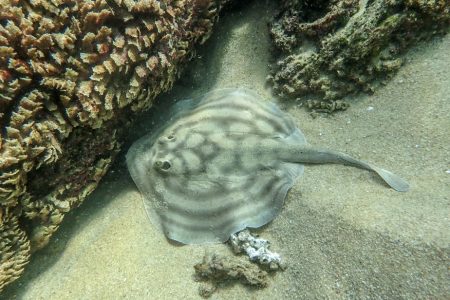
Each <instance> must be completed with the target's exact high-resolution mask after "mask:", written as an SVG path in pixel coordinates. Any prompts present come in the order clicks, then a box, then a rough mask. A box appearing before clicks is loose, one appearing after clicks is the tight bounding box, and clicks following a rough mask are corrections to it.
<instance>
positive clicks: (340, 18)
mask: <svg viewBox="0 0 450 300" xmlns="http://www.w3.org/2000/svg"><path fill="white" fill-rule="evenodd" d="M449 25H450V5H449V2H448V1H446V0H373V1H367V0H365V1H359V0H321V1H311V0H302V1H300V0H294V1H284V0H283V1H281V9H280V12H279V13H278V16H277V17H276V18H275V21H274V22H273V23H272V24H271V28H270V30H271V35H272V38H273V42H274V45H275V47H276V49H278V51H279V52H278V55H279V60H278V62H277V63H276V64H275V65H274V68H273V73H272V74H271V75H270V76H269V80H270V81H272V82H273V86H274V90H275V92H276V93H277V94H278V95H280V96H282V97H284V98H290V99H300V97H302V96H307V97H309V99H308V101H307V103H306V104H307V106H308V107H309V108H311V109H317V110H318V111H323V112H332V111H334V110H343V109H346V108H347V106H348V105H347V104H346V103H345V102H342V101H341V100H342V99H343V97H345V96H347V95H349V94H352V93H355V92H359V91H365V92H368V93H371V92H372V91H373V89H374V87H375V86H376V82H380V80H383V79H386V78H388V77H389V76H390V75H392V74H393V73H394V72H395V71H396V70H397V69H398V68H399V67H400V66H401V65H402V63H403V60H402V57H401V54H402V53H404V52H405V50H407V49H408V48H409V47H410V46H411V45H413V44H414V43H416V42H417V41H419V40H423V39H426V38H429V37H430V36H433V35H436V34H443V33H446V32H448V28H449ZM302 99H305V97H302Z"/></svg>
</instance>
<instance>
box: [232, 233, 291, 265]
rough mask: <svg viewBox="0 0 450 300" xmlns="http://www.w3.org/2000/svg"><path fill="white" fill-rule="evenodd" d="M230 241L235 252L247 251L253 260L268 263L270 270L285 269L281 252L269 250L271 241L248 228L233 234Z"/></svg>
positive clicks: (263, 263)
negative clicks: (256, 234)
mask: <svg viewBox="0 0 450 300" xmlns="http://www.w3.org/2000/svg"><path fill="white" fill-rule="evenodd" d="M229 243H230V245H231V248H232V249H233V252H234V253H235V254H239V253H245V254H246V255H247V256H248V257H249V259H250V260H251V261H253V262H256V263H257V264H259V265H266V266H268V267H269V268H270V270H278V269H280V268H281V269H285V265H284V264H283V263H282V261H281V256H280V254H278V253H276V252H272V251H270V250H269V247H270V243H269V241H268V240H265V239H262V238H259V237H257V236H255V235H253V234H252V233H250V231H249V230H248V229H244V230H242V231H240V232H238V233H234V234H232V235H231V237H230V241H229Z"/></svg>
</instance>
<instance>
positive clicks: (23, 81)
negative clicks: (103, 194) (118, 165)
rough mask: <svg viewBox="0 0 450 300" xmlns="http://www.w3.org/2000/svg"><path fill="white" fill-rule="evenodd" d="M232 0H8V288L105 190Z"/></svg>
mask: <svg viewBox="0 0 450 300" xmlns="http://www.w3.org/2000/svg"><path fill="white" fill-rule="evenodd" d="M225 2H226V1H225V0H222V1H220V0H216V1H214V0H178V1H170V0H166V1H156V0H85V1H77V0H51V1H50V0H34V1H21V0H0V125H1V132H0V290H1V289H2V288H3V287H4V286H5V285H7V284H8V283H10V282H12V281H13V280H15V279H16V278H17V277H18V276H20V274H21V273H22V271H23V268H24V266H25V265H26V263H27V261H28V258H29V255H30V251H34V250H36V249H39V248H41V247H43V246H44V245H45V244H46V243H47V242H48V240H49V238H50V237H51V235H52V234H53V233H54V231H55V230H56V229H57V228H58V226H59V224H60V223H61V221H62V220H63V218H64V215H65V214H66V213H67V212H68V211H70V210H71V209H72V208H74V207H76V206H78V205H79V204H80V203H81V202H82V201H83V199H84V198H85V197H86V196H87V195H88V194H89V193H90V192H91V191H92V190H93V189H94V188H95V187H96V185H97V184H98V182H99V180H100V179H101V178H102V176H103V175H104V174H105V172H106V170H107V169H108V167H109V165H110V163H111V161H112V159H113V157H114V155H115V154H116V153H117V152H118V150H119V146H120V134H121V130H120V128H121V127H123V126H122V125H123V124H126V123H127V122H128V120H127V119H126V118H124V117H123V116H126V115H129V114H128V113H129V112H138V111H142V110H144V109H146V108H148V107H150V106H151V104H152V100H153V99H154V98H155V97H156V96H157V95H158V94H160V93H161V92H163V91H166V90H168V89H170V87H171V86H172V84H173V82H174V80H175V79H176V78H177V76H178V75H179V73H180V66H181V65H182V63H183V62H185V61H187V60H188V59H189V58H190V57H191V56H192V53H193V47H194V45H195V44H198V43H202V42H203V41H204V40H205V39H206V38H207V37H208V36H209V34H210V33H211V29H212V27H213V24H214V22H215V20H216V19H217V16H218V12H219V10H220V8H221V6H222V4H224V3H225Z"/></svg>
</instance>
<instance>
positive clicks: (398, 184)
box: [368, 164, 409, 192]
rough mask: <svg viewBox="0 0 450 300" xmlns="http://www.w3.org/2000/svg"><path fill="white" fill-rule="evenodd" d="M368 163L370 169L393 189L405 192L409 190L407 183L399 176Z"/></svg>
mask: <svg viewBox="0 0 450 300" xmlns="http://www.w3.org/2000/svg"><path fill="white" fill-rule="evenodd" d="M368 165H369V166H371V168H372V170H373V171H374V172H375V173H377V174H378V175H380V177H381V178H383V180H384V181H385V182H386V183H387V184H388V185H389V186H390V187H391V188H393V189H394V190H396V191H398V192H407V191H408V190H409V184H408V183H407V182H406V181H405V180H404V179H403V178H401V177H400V176H397V175H395V174H394V173H392V172H389V171H388V170H385V169H382V168H378V167H375V166H372V165H370V164H368Z"/></svg>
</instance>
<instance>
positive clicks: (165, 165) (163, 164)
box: [154, 160, 172, 171]
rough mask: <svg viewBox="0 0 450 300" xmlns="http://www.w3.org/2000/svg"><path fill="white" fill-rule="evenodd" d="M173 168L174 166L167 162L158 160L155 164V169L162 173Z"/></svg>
mask: <svg viewBox="0 0 450 300" xmlns="http://www.w3.org/2000/svg"><path fill="white" fill-rule="evenodd" d="M171 166H172V165H171V164H170V162H168V161H167V160H165V161H160V160H158V161H156V162H155V164H154V167H155V169H158V170H162V171H167V170H169V169H170V167H171Z"/></svg>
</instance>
